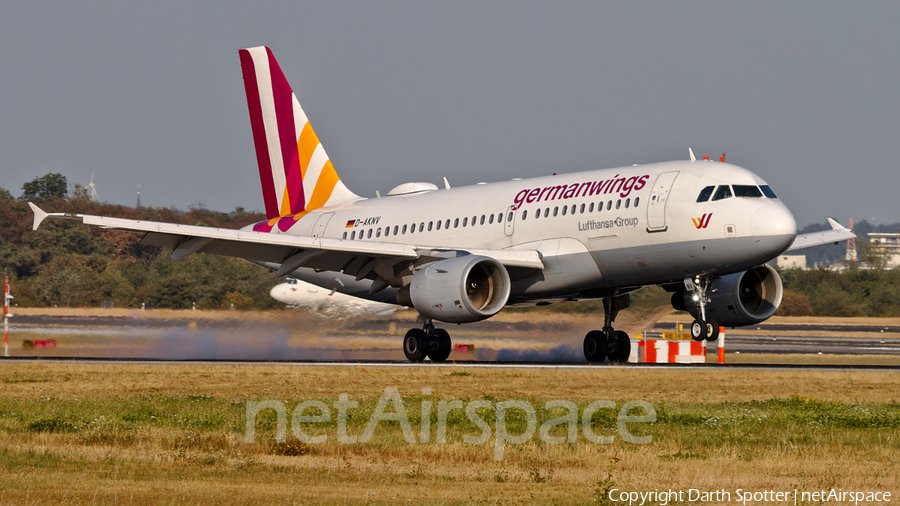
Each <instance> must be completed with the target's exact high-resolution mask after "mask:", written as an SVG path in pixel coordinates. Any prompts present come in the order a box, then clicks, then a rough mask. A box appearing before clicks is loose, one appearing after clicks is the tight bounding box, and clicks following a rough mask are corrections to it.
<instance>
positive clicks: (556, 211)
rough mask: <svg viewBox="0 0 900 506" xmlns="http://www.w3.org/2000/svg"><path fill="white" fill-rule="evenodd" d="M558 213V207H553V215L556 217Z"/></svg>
mask: <svg viewBox="0 0 900 506" xmlns="http://www.w3.org/2000/svg"><path fill="white" fill-rule="evenodd" d="M558 214H559V207H554V208H553V217H554V218H556V215H558Z"/></svg>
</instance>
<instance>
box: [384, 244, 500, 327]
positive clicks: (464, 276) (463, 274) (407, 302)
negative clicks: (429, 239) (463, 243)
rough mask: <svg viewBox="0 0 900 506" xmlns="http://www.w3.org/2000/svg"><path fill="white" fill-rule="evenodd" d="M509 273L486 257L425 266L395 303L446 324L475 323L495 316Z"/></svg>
mask: <svg viewBox="0 0 900 506" xmlns="http://www.w3.org/2000/svg"><path fill="white" fill-rule="evenodd" d="M509 288H510V282H509V274H508V273H507V272H506V268H505V267H503V265H502V264H500V262H498V261H497V260H494V259H493V258H490V257H485V256H478V255H466V256H461V257H456V258H450V259H447V260H440V261H438V262H433V263H430V264H427V265H426V266H425V267H424V268H422V269H420V270H419V271H417V272H416V273H415V274H414V275H413V278H412V281H411V282H410V284H409V285H407V286H404V287H403V288H401V289H400V292H399V293H398V294H397V302H399V303H400V304H401V305H404V306H412V307H414V308H415V309H416V311H418V312H419V313H420V314H422V316H425V317H426V318H431V319H434V320H439V321H442V322H448V323H466V322H477V321H479V320H484V319H485V318H490V317H491V316H494V315H495V314H497V313H498V312H499V311H500V310H501V309H503V306H504V305H506V300H507V299H508V298H509Z"/></svg>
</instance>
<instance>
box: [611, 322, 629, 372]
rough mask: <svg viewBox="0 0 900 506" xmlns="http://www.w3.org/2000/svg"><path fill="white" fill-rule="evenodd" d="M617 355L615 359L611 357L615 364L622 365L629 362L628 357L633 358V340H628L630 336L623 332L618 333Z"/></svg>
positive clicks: (618, 331)
mask: <svg viewBox="0 0 900 506" xmlns="http://www.w3.org/2000/svg"><path fill="white" fill-rule="evenodd" d="M616 341H617V343H616V344H617V346H616V353H615V359H613V357H612V356H610V360H612V361H613V362H618V363H620V364H624V363H626V362H628V357H630V356H631V339H629V338H628V334H626V333H625V332H623V331H621V330H617V331H616Z"/></svg>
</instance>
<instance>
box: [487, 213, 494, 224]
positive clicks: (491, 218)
mask: <svg viewBox="0 0 900 506" xmlns="http://www.w3.org/2000/svg"><path fill="white" fill-rule="evenodd" d="M493 224H494V215H493V214H492V215H491V216H490V218H488V225H493Z"/></svg>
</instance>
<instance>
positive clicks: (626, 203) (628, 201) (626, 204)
mask: <svg viewBox="0 0 900 506" xmlns="http://www.w3.org/2000/svg"><path fill="white" fill-rule="evenodd" d="M629 205H631V199H630V198H628V199H625V209H628V206H629Z"/></svg>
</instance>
